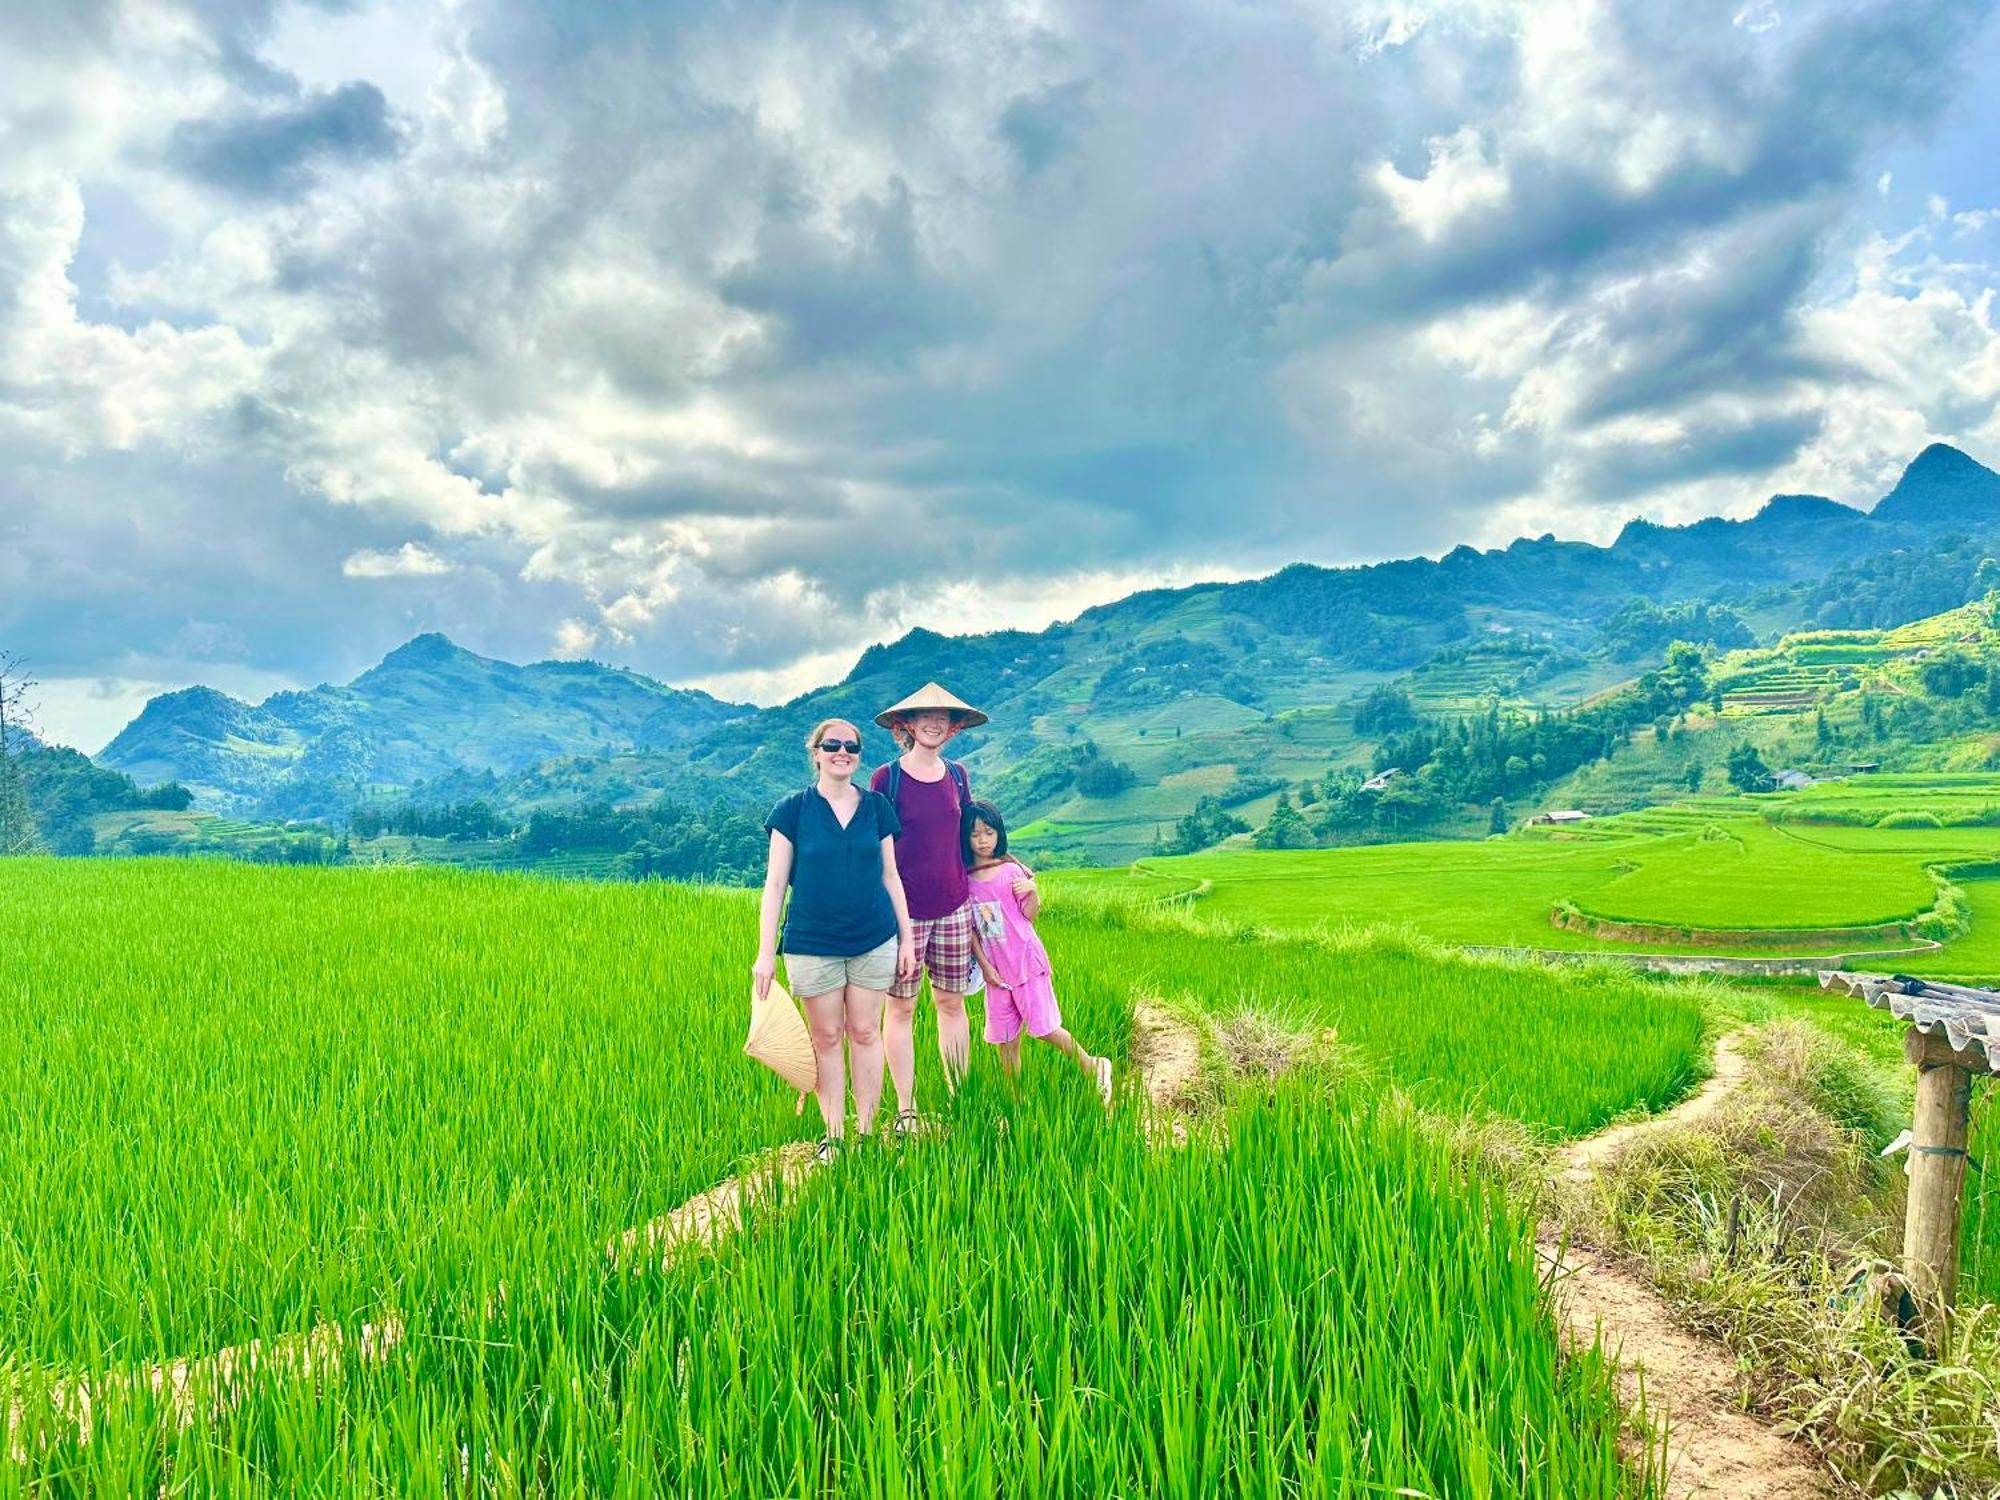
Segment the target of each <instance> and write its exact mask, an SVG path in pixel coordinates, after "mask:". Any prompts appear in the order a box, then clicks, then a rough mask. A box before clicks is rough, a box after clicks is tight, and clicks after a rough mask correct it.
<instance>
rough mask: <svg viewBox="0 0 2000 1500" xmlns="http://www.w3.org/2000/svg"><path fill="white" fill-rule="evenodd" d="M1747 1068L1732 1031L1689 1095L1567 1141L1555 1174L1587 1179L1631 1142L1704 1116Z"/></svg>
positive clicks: (1719, 1103) (1719, 1044)
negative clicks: (1654, 1111)
mask: <svg viewBox="0 0 2000 1500" xmlns="http://www.w3.org/2000/svg"><path fill="white" fill-rule="evenodd" d="M1747 1071H1748V1068H1747V1065H1746V1064H1745V1062H1744V1060H1743V1054H1742V1051H1741V1050H1740V1049H1739V1048H1738V1046H1737V1042H1736V1036H1735V1034H1734V1033H1731V1034H1730V1035H1728V1036H1725V1037H1723V1038H1722V1039H1721V1040H1720V1041H1718V1042H1717V1043H1716V1044H1715V1072H1714V1073H1713V1074H1712V1075H1710V1077H1709V1079H1708V1081H1707V1082H1706V1083H1704V1084H1703V1085H1702V1086H1701V1087H1700V1088H1699V1089H1697V1090H1696V1091H1695V1092H1694V1093H1693V1094H1692V1095H1690V1096H1689V1097H1688V1098H1686V1099H1683V1100H1682V1101H1681V1102H1680V1103H1679V1104H1676V1105H1675V1106H1674V1107H1673V1108H1672V1109H1670V1110H1668V1111H1667V1112H1666V1113H1665V1114H1658V1115H1651V1116H1648V1117H1647V1118H1646V1119H1643V1120H1634V1121H1633V1122H1631V1123H1630V1124H1627V1125H1614V1126H1612V1127H1611V1128H1610V1129H1609V1130H1600V1131H1599V1132H1598V1133H1597V1134H1596V1135H1592V1136H1586V1137H1584V1138H1583V1139H1582V1140H1580V1141H1572V1142H1570V1143H1569V1145H1567V1146H1565V1147H1563V1149H1562V1150H1561V1151H1560V1152H1558V1153H1557V1155H1556V1163H1557V1176H1559V1177H1560V1178H1561V1179H1562V1180H1563V1181H1565V1182H1573V1183H1585V1182H1589V1181H1590V1179H1591V1178H1592V1177H1594V1176H1595V1175H1596V1174H1597V1169H1598V1168H1599V1167H1602V1166H1605V1165H1606V1164H1608V1163H1609V1162H1610V1161H1611V1159H1612V1158H1613V1157H1615V1156H1617V1155H1618V1154H1619V1152H1621V1151H1623V1150H1624V1149H1625V1148H1626V1147H1627V1146H1630V1145H1631V1144H1632V1143H1633V1142H1634V1141H1636V1140H1639V1139H1641V1138H1642V1137H1644V1136H1648V1135H1651V1134H1653V1133H1654V1132H1656V1131H1660V1130H1669V1129H1672V1128H1674V1127H1676V1126H1680V1125H1692V1124H1694V1123H1695V1122H1696V1121H1698V1120H1704V1119H1707V1118H1708V1117H1709V1116H1710V1115H1712V1114H1714V1113H1715V1112H1716V1110H1718V1109H1720V1108H1721V1107H1722V1104H1723V1101H1725V1100H1726V1099H1728V1098H1729V1096H1730V1095H1731V1094H1733V1093H1735V1092H1736V1090H1737V1088H1738V1086H1740V1085H1741V1084H1742V1082H1743V1077H1744V1074H1745V1073H1746V1072H1747Z"/></svg>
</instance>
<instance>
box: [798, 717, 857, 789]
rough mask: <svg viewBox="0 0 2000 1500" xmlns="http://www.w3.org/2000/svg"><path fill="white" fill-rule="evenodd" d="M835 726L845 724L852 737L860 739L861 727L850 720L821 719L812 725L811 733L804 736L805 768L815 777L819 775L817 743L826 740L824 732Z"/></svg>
mask: <svg viewBox="0 0 2000 1500" xmlns="http://www.w3.org/2000/svg"><path fill="white" fill-rule="evenodd" d="M836 724H845V725H846V726H847V727H848V728H849V729H852V730H853V731H854V737H855V738H856V739H857V740H858V739H860V738H861V726H860V725H858V724H856V723H855V722H854V721H853V720H852V719H821V720H820V721H819V722H818V723H817V724H815V725H813V728H812V733H811V734H809V735H807V736H806V768H807V769H808V770H810V771H812V772H813V773H814V774H815V775H817V774H818V773H819V742H820V741H821V740H823V739H825V738H826V732H827V731H828V730H829V729H831V728H833V726H834V725H836Z"/></svg>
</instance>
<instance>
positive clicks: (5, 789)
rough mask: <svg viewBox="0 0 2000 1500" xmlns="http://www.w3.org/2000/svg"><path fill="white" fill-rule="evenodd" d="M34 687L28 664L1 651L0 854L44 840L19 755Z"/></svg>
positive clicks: (24, 742) (24, 745) (20, 850)
mask: <svg viewBox="0 0 2000 1500" xmlns="http://www.w3.org/2000/svg"><path fill="white" fill-rule="evenodd" d="M34 687H35V679H34V678H33V677H31V676H30V675H29V673H28V664H27V663H26V662H25V661H24V660H22V659H21V658H20V657H19V656H17V655H15V654H14V653H13V652H11V651H0V854H26V853H28V852H29V851H30V850H32V849H35V848H37V847H39V845H40V843H41V838H40V835H39V834H38V833H37V831H36V828H35V820H34V815H33V814H32V813H31V812H30V810H29V808H28V784H27V778H26V777H25V776H24V775H23V774H22V771H21V760H20V755H19V754H18V751H21V750H25V749H26V748H27V746H28V743H29V741H28V737H27V729H28V721H29V720H30V719H31V718H32V717H33V712H32V710H31V709H30V707H29V705H28V694H29V693H30V692H32V691H33V690H34Z"/></svg>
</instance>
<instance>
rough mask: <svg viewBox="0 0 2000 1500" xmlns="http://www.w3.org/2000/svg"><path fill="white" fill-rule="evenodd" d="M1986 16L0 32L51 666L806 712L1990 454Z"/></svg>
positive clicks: (538, 4)
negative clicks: (458, 684)
mask: <svg viewBox="0 0 2000 1500" xmlns="http://www.w3.org/2000/svg"><path fill="white" fill-rule="evenodd" d="M1992 10H1993V7H1992V6H1991V5H1990V4H1986V3H1949V0H1837V3H1806V0H1724V3H1721V4H1712V3H1709V0H1537V3H1533V4H1515V3H1501V0H1436V3H1427V0H1356V3H1352V4H1340V3H1336V0H1318V3H1305V0H1298V3H1292V0H1206V3H1200V4H1191V3H1181V0H1145V3H1138V0H1125V3H1115V0H1095V3H1069V0H1012V3H999V4H979V3H973V0H908V3H879V4H876V3H848V0H803V3H797V4H782V3H766V0H729V3H724V4H714V5H708V4H702V3H697V0H676V3H672V4H649V3H640V0H623V3H612V0H505V3H500V0H445V3H437V0H429V3H423V0H351V3H348V0H338V3H336V0H320V3H307V0H213V3H183V4H170V3H165V0H65V3H63V4H61V5H5V6H0V646H5V647H12V648H14V649H16V650H18V651H20V652H23V653H25V654H26V655H27V656H29V657H30V658H31V659H32V660H33V662H34V663H35V664H36V666H37V667H38V669H39V674H40V676H41V678H42V679H43V682H44V687H43V690H42V694H41V698H42V704H43V713H42V717H43V721H44V723H45V725H46V727H47V728H48V730H50V731H51V732H52V733H53V734H54V735H55V736H57V737H59V738H65V739H68V740H71V741H73V742H75V743H78V744H80V745H82V746H84V747H85V748H95V747H96V746H97V745H98V744H100V743H102V741H103V740H104V739H105V738H107V737H108V736H109V735H110V734H111V733H112V732H113V731H114V730H115V729H116V728H117V726H118V725H119V724H120V723H122V722H123V721H124V719H125V718H126V717H128V716H129V715H130V713H131V712H133V711H134V709H135V708H136V706H137V705H138V703H139V702H141V701H142V700H143V698H144V697H145V696H146V695H147V694H149V693H151V692H154V691H159V690H161V689H163V688H166V687H176V686H182V685H185V684H187V683H189V682H193V681H205V682H209V683H213V684H215V685H217V686H221V687H224V688H227V689H229V690H231V691H234V692H237V693H239V694H241V695H244V696H248V697H252V698H256V697H261V696H262V695H263V694H264V693H266V692H269V691H271V690H273V689H275V688H279V687H285V686H292V685H306V684H310V683H313V682H317V681H322V680H344V679H345V678H347V677H349V676H351V675H352V674H353V673H355V672H356V671H358V670H360V669H362V668H364V667H366V666H367V665H369V664H370V663H371V662H373V661H374V660H376V659H377V658H379V657H380V656H381V655H382V653H383V652H385V651H386V650H388V649H390V648H391V647H393V646H395V645H396V644H398V643H399V642H400V641H402V640H403V639H405V638H407V637H408V636H410V635H411V634H414V633H415V632H417V631H420V630H428V629H440V630H444V631H446V632H447V633H449V634H450V635H452V636H453V637H454V638H455V639H457V640H459V641H461V642H462V643H464V644H466V645H468V646H471V647H473V648H474V649H477V650H481V651H484V652H487V653H489V654H494V655H502V656H507V657H510V658H513V659H517V660H518V659H531V658H535V657H542V656H550V655H589V656H593V657H596V658H599V659H603V660H609V661H615V662H619V663H621V664H625V665H630V666H634V667H637V668H639V669H641V670H644V671H647V672H650V673H652V674H654V675H657V676H661V677H664V678H666V679H668V680H671V681H675V682H684V683H685V682H698V683H701V684H703V685H707V686H710V687H712V688H714V689H715V690H717V691H721V692H727V693H730V694H732V695H735V696H743V697H756V698H762V699H769V698H771V697H773V696H783V695H785V694H787V693H789V692H790V691H793V690H796V689H798V688H801V687H804V686H807V685H810V684H812V683H814V682H817V681H822V680H826V679H828V678H831V677H833V676H835V675H837V674H838V673H839V672H841V671H842V670H844V669H845V668H846V666H847V665H848V664H849V663H850V662H851V660H852V658H853V657H854V655H855V654H856V653H857V652H858V650H859V649H860V648H861V647H862V646H863V645H865V644H866V643H868V642H869V641H872V640H876V639H882V638H885V637H888V636H891V635H894V634H896V633H898V632H900V631H901V630H902V629H904V628H906V627H908V626H909V625H912V624H925V625H930V626H933V627H936V628H940V629H947V630H966V629H977V628H981V627H988V626H993V625H1000V624H1026V625H1040V624H1043V623H1046V622H1047V621H1048V620H1050V619H1053V618H1058V617H1064V616H1067V615H1069V614H1072V613H1074V612H1075V610H1076V609H1078V608H1080V607H1081V606H1083V605H1085V604H1089V603H1092V602H1096V601H1099V600H1102V599H1106V598H1111V597H1115V596H1117V595H1119V594H1121V593H1124V592H1127V591H1129V590H1130V589H1132V588H1134V587H1139V586H1144V585H1150V584H1155V583H1158V582H1161V581H1168V582H1175V581H1192V580H1194V579H1197V578H1203V577H1230V576H1243V575H1248V574H1252V573H1257V572H1263V571H1267V570H1269V569H1271V568H1273V567H1275V566H1278V565H1281V564H1283V563H1285V562H1288V561H1292V560H1296V559H1301V558H1304V559H1310V560H1315V561H1322V562H1350V561H1358V560H1365V559H1372V558H1377V557H1384V556H1393V555H1407V554H1411V553H1415V552H1439V551H1442V550H1444V549H1446V548H1448V547H1450V546H1451V545H1453V544H1454V543H1457V542H1460V541H1472V542H1475V543H1484V544H1492V543H1501V542H1505V541H1507V540H1508V539H1510V538H1512V537H1514V536H1516V535H1520V534H1523V533H1529V534H1533V533H1540V532H1542V531H1549V530H1552V531H1555V532H1556V533H1558V534H1560V535H1565V536H1576V537H1586V538H1592V539H1599V540H1603V539H1608V537H1609V536H1610V535H1611V534H1612V533H1613V532H1615V530H1616V528H1617V526H1618V524H1619V523H1620V522H1621V521H1622V520H1623V519H1625V518H1626V517H1627V516H1630V515H1634V514H1645V515H1649V516H1654V517H1657V518H1662V519H1669V520H1679V519H1686V518H1690V517H1693V516H1696V515H1700V514H1707V513H1718V512H1720V513H1728V514H1743V513H1747V512H1748V511H1750V510H1752V509H1754V508H1755V506H1756V505H1757V504H1758V503H1759V502H1760V501H1761V500H1762V498H1763V497H1765V496H1766V495H1768V494H1771V493H1773V492H1776V491H1809V492H1815V493H1820V494H1826V495H1831V496H1833V497H1835V498H1837V499H1841V500H1845V501H1848V502H1851V503H1860V504H1867V503H1869V502H1871V501H1873V500H1874V499H1875V498H1876V497H1877V496H1879V495H1880V494H1881V493H1882V491H1883V490H1884V489H1885V488H1887V486H1888V485H1889V483H1891V482H1892V481H1893V479H1894V476H1895V473H1896V471H1897V470H1898V469H1899V467H1900V466H1901V465H1902V463H1904V462H1905V461H1907V460H1908V458H1909V457H1911V456H1912V455H1913V454H1914V453H1915V452H1916V451H1917V449H1918V448H1920V447H1921V446H1922V445H1923V444H1924V443H1925V442H1927V441H1930V440H1932V439H1940V438H1941V439H1945V440H1948V441H1953V442H1956V443H1959V444H1960V445H1961V446H1963V447H1965V448H1967V449H1968V450H1969V451H1970V452H1972V453H1973V454H1974V455H1975V456H1976V457H1979V458H1981V459H1982V460H1984V461H1986V462H1988V463H2000V332H1996V330H1995V326H1994V306H1993V301H1994V288H1995V287H1996V286H2000V269H1997V268H1996V263H2000V180H1996V174H1995V171H1994V169H1993V167H1992V165H1991V160H1990V158H1991V142H1992V141H1993V140H1994V139H1996V138H2000V22H1996V21H1995V19H1994V17H1993V14H1992Z"/></svg>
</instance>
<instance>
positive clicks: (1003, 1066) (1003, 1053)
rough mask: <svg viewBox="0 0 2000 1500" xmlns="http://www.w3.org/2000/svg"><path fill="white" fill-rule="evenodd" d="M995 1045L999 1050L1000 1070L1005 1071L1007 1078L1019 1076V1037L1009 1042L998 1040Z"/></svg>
mask: <svg viewBox="0 0 2000 1500" xmlns="http://www.w3.org/2000/svg"><path fill="white" fill-rule="evenodd" d="M997 1045H998V1047H999V1050H1000V1071H1001V1072H1003V1073H1005V1074H1006V1075H1007V1076H1008V1077H1009V1078H1018V1077H1020V1076H1021V1039H1020V1038H1019V1037H1015V1038H1014V1040H1013V1041H1011V1042H1000V1043H998V1044H997Z"/></svg>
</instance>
